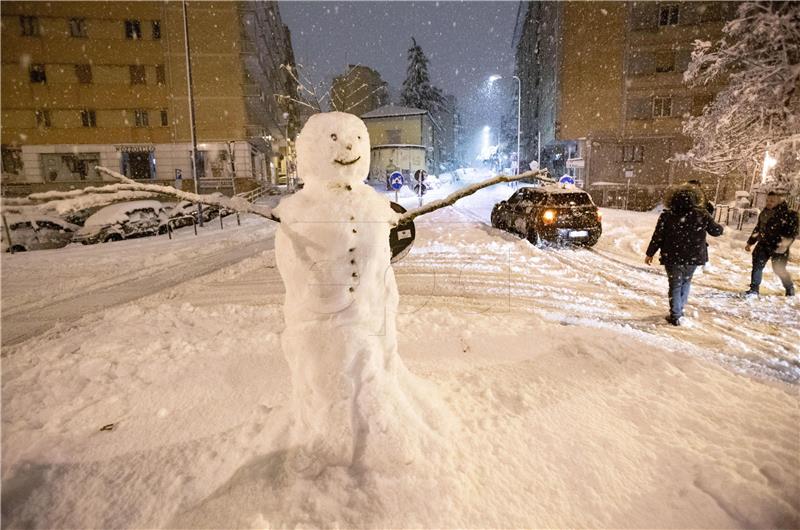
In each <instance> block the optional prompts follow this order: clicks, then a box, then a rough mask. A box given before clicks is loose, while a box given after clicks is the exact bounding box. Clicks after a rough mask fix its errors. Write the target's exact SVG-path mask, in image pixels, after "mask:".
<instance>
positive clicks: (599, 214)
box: [597, 210, 603, 221]
mask: <svg viewBox="0 0 800 530" xmlns="http://www.w3.org/2000/svg"><path fill="white" fill-rule="evenodd" d="M597 220H598V221H602V220H603V212H601V211H600V210H597Z"/></svg>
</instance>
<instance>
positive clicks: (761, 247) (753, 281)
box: [744, 191, 800, 296]
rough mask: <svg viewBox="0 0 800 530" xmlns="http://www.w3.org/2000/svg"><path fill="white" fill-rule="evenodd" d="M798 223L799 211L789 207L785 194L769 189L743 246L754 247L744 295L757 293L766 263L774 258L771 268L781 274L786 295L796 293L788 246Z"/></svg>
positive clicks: (791, 241) (749, 248)
mask: <svg viewBox="0 0 800 530" xmlns="http://www.w3.org/2000/svg"><path fill="white" fill-rule="evenodd" d="M798 224H800V223H799V222H798V214H797V212H795V211H792V210H790V209H789V205H788V204H786V200H785V198H784V196H783V195H782V194H781V193H778V192H776V191H771V192H769V193H768V194H767V204H766V207H765V208H764V209H763V210H761V213H760V214H758V221H757V222H756V227H755V228H754V229H753V233H752V234H751V235H750V238H749V239H748V240H747V246H745V247H744V248H745V250H746V251H748V252H750V251H751V250H752V251H753V270H752V272H751V273H750V289H748V290H747V291H745V293H744V294H745V296H753V295H758V292H759V291H758V290H759V287H760V286H761V279H762V277H763V275H764V267H766V265H767V262H768V261H769V260H772V270H773V271H775V274H776V275H777V276H778V278H780V280H781V283H782V284H783V288H784V289H785V290H786V296H794V292H795V291H794V283H792V277H791V276H790V275H789V271H787V270H786V263H787V262H788V261H789V247H790V246H791V245H792V243H793V242H794V240H795V238H796V237H797V231H798ZM754 247H755V248H754Z"/></svg>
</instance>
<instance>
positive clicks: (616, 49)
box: [515, 2, 736, 208]
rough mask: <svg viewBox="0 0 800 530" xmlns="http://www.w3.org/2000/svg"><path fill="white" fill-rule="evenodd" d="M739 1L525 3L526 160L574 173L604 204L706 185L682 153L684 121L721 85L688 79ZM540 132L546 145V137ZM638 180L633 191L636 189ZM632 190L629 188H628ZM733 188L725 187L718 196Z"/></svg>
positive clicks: (643, 203)
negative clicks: (692, 182)
mask: <svg viewBox="0 0 800 530" xmlns="http://www.w3.org/2000/svg"><path fill="white" fill-rule="evenodd" d="M735 7H736V3H733V2H561V3H549V2H543V3H538V2H537V3H529V4H524V3H523V4H521V5H520V10H519V14H518V17H517V26H516V29H515V43H516V48H517V74H518V75H519V76H520V78H521V79H522V89H523V90H522V129H523V135H522V136H523V138H522V143H523V147H522V151H523V155H522V158H523V159H527V160H537V159H539V158H541V163H542V166H544V167H547V168H548V169H549V170H550V171H551V172H552V173H553V174H554V176H556V177H560V176H561V175H564V174H569V175H572V176H573V177H574V178H575V179H576V182H577V184H578V185H580V186H582V187H585V188H587V189H588V190H589V191H591V192H592V193H593V195H594V196H595V198H596V199H597V200H598V202H602V203H604V204H607V205H616V206H622V205H623V202H624V201H625V200H626V197H627V200H629V201H630V206H631V207H638V208H649V207H652V206H653V205H654V204H655V203H656V202H657V201H658V200H659V198H660V196H661V194H662V193H663V191H664V190H665V189H666V188H667V187H668V186H669V185H670V184H671V183H676V182H682V181H685V180H688V179H699V180H702V181H705V184H706V189H708V190H709V191H711V192H712V194H713V193H714V192H716V191H717V190H716V189H715V185H716V183H717V180H716V178H715V177H714V176H712V175H708V174H704V173H700V172H695V171H693V170H692V169H691V168H689V167H687V166H686V165H685V164H683V163H679V162H675V161H674V160H673V157H674V155H676V154H680V153H683V152H685V151H687V150H688V148H689V147H690V145H691V144H690V141H689V140H688V139H687V138H686V137H684V136H683V134H682V133H681V131H682V123H683V120H684V118H685V117H687V116H689V115H697V114H699V113H700V112H701V111H702V109H703V106H704V105H706V104H707V103H709V102H710V101H711V99H712V98H713V95H714V93H715V91H716V90H718V89H719V87H706V88H703V89H690V88H689V87H687V86H686V85H685V84H684V83H683V72H684V71H685V69H686V67H687V65H688V63H689V59H690V54H691V50H692V44H693V42H694V40H695V39H703V40H713V39H715V38H717V37H719V36H720V35H721V30H722V26H723V25H724V23H725V21H726V20H727V19H729V18H730V17H731V16H732V15H733V14H734V13H735ZM539 138H541V144H540V143H539V141H538V140H539ZM629 186H630V188H629ZM628 189H630V193H628ZM733 191H734V190H732V189H731V190H726V189H720V190H719V196H720V199H722V198H723V197H726V196H728V195H732V194H733Z"/></svg>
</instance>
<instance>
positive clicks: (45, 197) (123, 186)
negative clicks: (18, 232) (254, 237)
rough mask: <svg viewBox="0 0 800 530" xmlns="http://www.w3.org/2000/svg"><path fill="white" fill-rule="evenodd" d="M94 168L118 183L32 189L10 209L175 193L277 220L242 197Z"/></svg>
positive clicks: (67, 208) (63, 209)
mask: <svg viewBox="0 0 800 530" xmlns="http://www.w3.org/2000/svg"><path fill="white" fill-rule="evenodd" d="M95 169H97V171H99V172H100V173H103V174H105V175H108V176H109V177H111V178H113V179H116V180H119V181H120V183H119V184H108V185H106V186H89V187H86V188H83V189H79V190H70V191H48V192H44V193H33V194H31V195H28V197H27V202H26V201H24V200H22V201H16V204H14V205H9V209H11V208H24V207H30V206H37V207H38V208H39V209H51V210H55V211H56V212H58V213H59V214H66V213H71V212H76V211H79V210H83V209H85V208H93V207H97V206H105V205H107V204H113V203H115V202H122V201H130V200H139V199H153V198H158V197H174V198H176V199H178V200H183V201H190V202H193V203H199V204H205V205H207V206H218V207H221V208H228V209H230V210H233V211H236V212H238V213H252V214H255V215H258V216H260V217H264V218H265V219H269V220H271V221H280V219H278V218H277V217H275V216H274V215H273V214H272V210H271V209H270V208H269V207H267V206H262V205H257V204H252V203H250V202H248V201H247V200H246V199H243V198H242V197H220V196H217V195H202V194H198V193H191V192H186V191H181V190H179V189H176V188H173V187H172V186H162V185H159V184H143V183H140V182H136V181H134V180H132V179H130V178H128V177H126V176H125V175H122V174H120V173H117V172H116V171H112V170H110V169H108V168H105V167H102V166H96V168H95Z"/></svg>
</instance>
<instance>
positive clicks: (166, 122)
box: [161, 110, 169, 127]
mask: <svg viewBox="0 0 800 530" xmlns="http://www.w3.org/2000/svg"><path fill="white" fill-rule="evenodd" d="M168 125H169V118H168V116H167V111H166V110H162V111H161V126H162V127H166V126H168Z"/></svg>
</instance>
